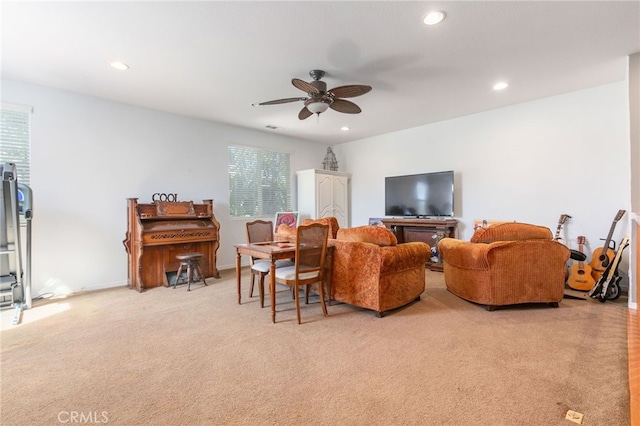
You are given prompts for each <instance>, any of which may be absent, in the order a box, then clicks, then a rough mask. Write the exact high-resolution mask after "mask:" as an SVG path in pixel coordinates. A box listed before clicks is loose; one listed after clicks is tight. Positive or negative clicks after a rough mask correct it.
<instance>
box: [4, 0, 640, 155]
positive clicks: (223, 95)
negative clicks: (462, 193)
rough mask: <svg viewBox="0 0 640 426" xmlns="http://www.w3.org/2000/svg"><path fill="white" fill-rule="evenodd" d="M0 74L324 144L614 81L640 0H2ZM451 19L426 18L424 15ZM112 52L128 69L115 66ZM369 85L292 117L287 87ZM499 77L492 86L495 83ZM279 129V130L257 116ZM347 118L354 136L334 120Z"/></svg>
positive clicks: (636, 32)
mask: <svg viewBox="0 0 640 426" xmlns="http://www.w3.org/2000/svg"><path fill="white" fill-rule="evenodd" d="M1 7H2V9H1V13H2V22H1V23H2V77H3V78H7V79H11V80H19V81H25V82H29V83H34V84H38V85H44V86H50V87H56V88H60V89H65V90H70V91H73V92H78V93H84V94H88V95H92V96H98V97H101V98H106V99H112V100H115V101H119V102H124V103H128V104H132V105H140V106H143V107H148V108H153V109H157V110H161V111H167V112H172V113H176V114H182V115H186V116H192V117H198V118H203V119H207V120H213V121H217V122H223V123H229V124H233V125H237V126H242V127H248V128H253V129H257V130H261V131H265V132H271V133H278V134H282V135H290V136H294V137H298V138H304V139H308V140H313V141H318V142H322V143H326V144H329V145H332V144H335V143H341V142H347V141H351V140H356V139H361V138H365V137H369V136H373V135H379V134H384V133H388V132H392V131H397V130H400V129H405V128H411V127H415V126H420V125H424V124H428V123H433V122H437V121H441V120H446V119H450V118H454V117H459V116H463V115H467V114H472V113H476V112H480V111H485V110H489V109H493V108H498V107H502V106H506V105H512V104H516V103H520V102H525V101H529V100H533V99H537V98H542V97H547V96H552V95H556V94H560V93H566V92H570V91H574V90H579V89H583V88H588V87H593V86H597V85H601V84H607V83H612V82H616V81H620V80H624V79H625V77H626V69H627V67H626V62H627V58H626V57H627V55H629V54H632V53H635V52H639V51H640V1H637V0H636V1H621V2H615V1H568V2H557V1H535V2H525V1H513V2H503V1H461V2H457V1H435V2H433V1H428V2H423V1H407V2H401V1H373V2H363V1H280V2H272V1H258V2H246V1H234V2H221V1H201V2H187V1H183V2H167V1H151V2H150V1H146V2H93V1H80V2H79V1H73V2H29V1H22V2H17V1H15V2H7V1H3V2H2V6H1ZM432 9H440V10H444V11H445V12H446V13H447V19H446V20H445V21H444V22H443V23H441V24H440V25H437V26H434V27H427V26H425V25H423V24H422V22H421V19H422V16H423V15H424V14H425V13H426V12H427V11H429V10H432ZM115 59H119V60H122V61H124V62H126V63H128V64H129V65H130V69H129V70H128V71H116V70H114V69H112V68H111V67H109V65H108V64H109V62H110V61H113V60H115ZM312 69H322V70H324V71H326V72H327V75H326V77H325V78H324V81H326V82H327V85H328V87H329V88H331V87H335V86H340V85H345V84H366V85H370V86H372V87H373V90H372V91H371V92H370V93H368V94H366V95H364V96H361V97H357V98H351V99H350V100H352V101H353V102H355V103H357V104H358V105H359V106H360V107H361V108H362V113H361V114H356V115H353V114H342V113H339V112H336V111H333V110H329V111H327V112H326V113H323V114H322V115H320V117H316V116H313V117H310V118H308V119H306V120H304V121H300V120H298V118H297V115H298V111H299V110H300V109H301V108H302V107H303V103H302V102H296V103H288V104H280V105H270V106H262V107H252V106H251V104H252V103H254V102H263V101H268V100H273V99H279V98H289V97H298V96H305V93H304V92H301V91H300V90H298V89H296V88H295V87H294V86H292V85H291V79H292V78H294V77H296V78H300V79H303V80H306V81H310V80H311V78H310V77H309V71H310V70H312ZM498 80H506V81H508V82H509V83H510V87H509V88H508V89H507V90H505V91H502V92H495V91H493V90H492V89H491V87H492V85H493V83H495V82H496V81H498ZM267 125H273V126H276V127H278V129H277V130H269V129H267V128H266V127H265V126H267ZM345 125H346V126H349V127H350V128H351V130H350V131H349V132H343V131H341V130H340V127H341V126H345Z"/></svg>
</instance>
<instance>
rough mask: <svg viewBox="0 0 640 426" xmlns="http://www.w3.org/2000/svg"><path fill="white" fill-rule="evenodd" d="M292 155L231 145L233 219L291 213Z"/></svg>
mask: <svg viewBox="0 0 640 426" xmlns="http://www.w3.org/2000/svg"><path fill="white" fill-rule="evenodd" d="M290 157H291V156H290V155H289V154H287V153H283V152H275V151H267V150H264V149H259V148H250V147H246V146H229V214H230V215H231V217H232V218H252V217H266V216H271V215H275V213H276V212H279V211H286V210H291V158H290Z"/></svg>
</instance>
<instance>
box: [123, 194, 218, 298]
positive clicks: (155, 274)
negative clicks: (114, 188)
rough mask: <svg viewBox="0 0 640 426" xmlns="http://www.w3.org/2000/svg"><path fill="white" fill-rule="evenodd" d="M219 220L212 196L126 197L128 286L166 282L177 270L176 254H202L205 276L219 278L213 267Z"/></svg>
mask: <svg viewBox="0 0 640 426" xmlns="http://www.w3.org/2000/svg"><path fill="white" fill-rule="evenodd" d="M219 231H220V224H219V223H218V221H217V220H216V217H215V215H214V214H213V200H203V202H202V204H194V203H193V201H154V202H153V203H150V204H142V203H138V199H137V198H128V199H127V234H126V238H125V240H124V241H123V244H124V246H125V249H126V251H127V255H128V263H129V273H128V286H129V287H130V288H135V289H136V290H138V291H144V290H146V289H149V288H153V287H159V286H168V285H169V284H173V283H172V282H171V283H170V282H169V278H168V277H169V276H171V274H173V275H174V276H175V273H176V272H177V270H178V267H179V265H180V261H179V260H178V259H176V255H179V254H181V253H185V252H199V253H202V254H203V257H202V259H201V260H200V268H201V270H202V273H203V275H204V277H205V278H209V277H215V278H220V273H219V272H218V268H217V267H216V254H217V251H218V247H219V239H220V235H219Z"/></svg>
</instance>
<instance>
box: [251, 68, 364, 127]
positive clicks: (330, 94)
mask: <svg viewBox="0 0 640 426" xmlns="http://www.w3.org/2000/svg"><path fill="white" fill-rule="evenodd" d="M309 75H310V76H311V78H313V81H310V82H308V83H307V82H306V81H304V80H300V79H299V78H294V79H292V80H291V84H293V85H294V86H295V87H296V88H298V89H300V90H302V91H303V92H307V95H309V96H307V97H299V98H284V99H276V100H273V101H267V102H260V103H254V104H253V106H261V105H276V104H286V103H289V102H297V101H304V107H303V108H302V109H301V110H300V112H299V113H298V118H299V119H300V120H304V119H305V118H308V117H311V116H312V115H313V114H318V115H320V113H323V112H325V111H326V110H327V109H328V108H331V109H333V110H335V111H338V112H343V113H346V114H359V113H360V112H362V110H361V109H360V107H359V106H358V105H356V104H354V103H353V102H351V101H346V100H344V99H342V98H354V97H356V96H360V95H364V94H365V93H368V92H369V91H371V86H364V85H360V84H350V85H347V86H339V87H334V88H333V89H331V90H327V83H325V82H324V81H320V79H321V78H322V77H323V76H324V75H325V72H324V71H322V70H311V71H309Z"/></svg>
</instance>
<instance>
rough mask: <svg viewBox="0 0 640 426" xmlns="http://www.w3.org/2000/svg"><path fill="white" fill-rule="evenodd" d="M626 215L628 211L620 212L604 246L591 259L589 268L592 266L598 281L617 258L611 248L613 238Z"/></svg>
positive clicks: (592, 272)
mask: <svg viewBox="0 0 640 426" xmlns="http://www.w3.org/2000/svg"><path fill="white" fill-rule="evenodd" d="M625 213H626V210H618V213H617V214H616V217H615V218H614V219H613V223H612V224H611V229H609V235H607V239H606V240H605V242H604V245H603V246H602V247H600V248H597V249H595V250H594V252H593V257H592V258H591V262H589V266H591V275H592V276H593V279H594V280H596V281H598V280H599V279H600V277H602V274H603V273H604V271H605V270H606V269H607V266H609V263H611V261H612V260H613V256H615V252H614V251H613V249H612V248H611V247H609V246H610V244H611V237H612V236H613V231H614V229H616V224H617V223H618V221H619V220H620V219H622V216H624V214H625ZM614 248H615V247H614Z"/></svg>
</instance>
